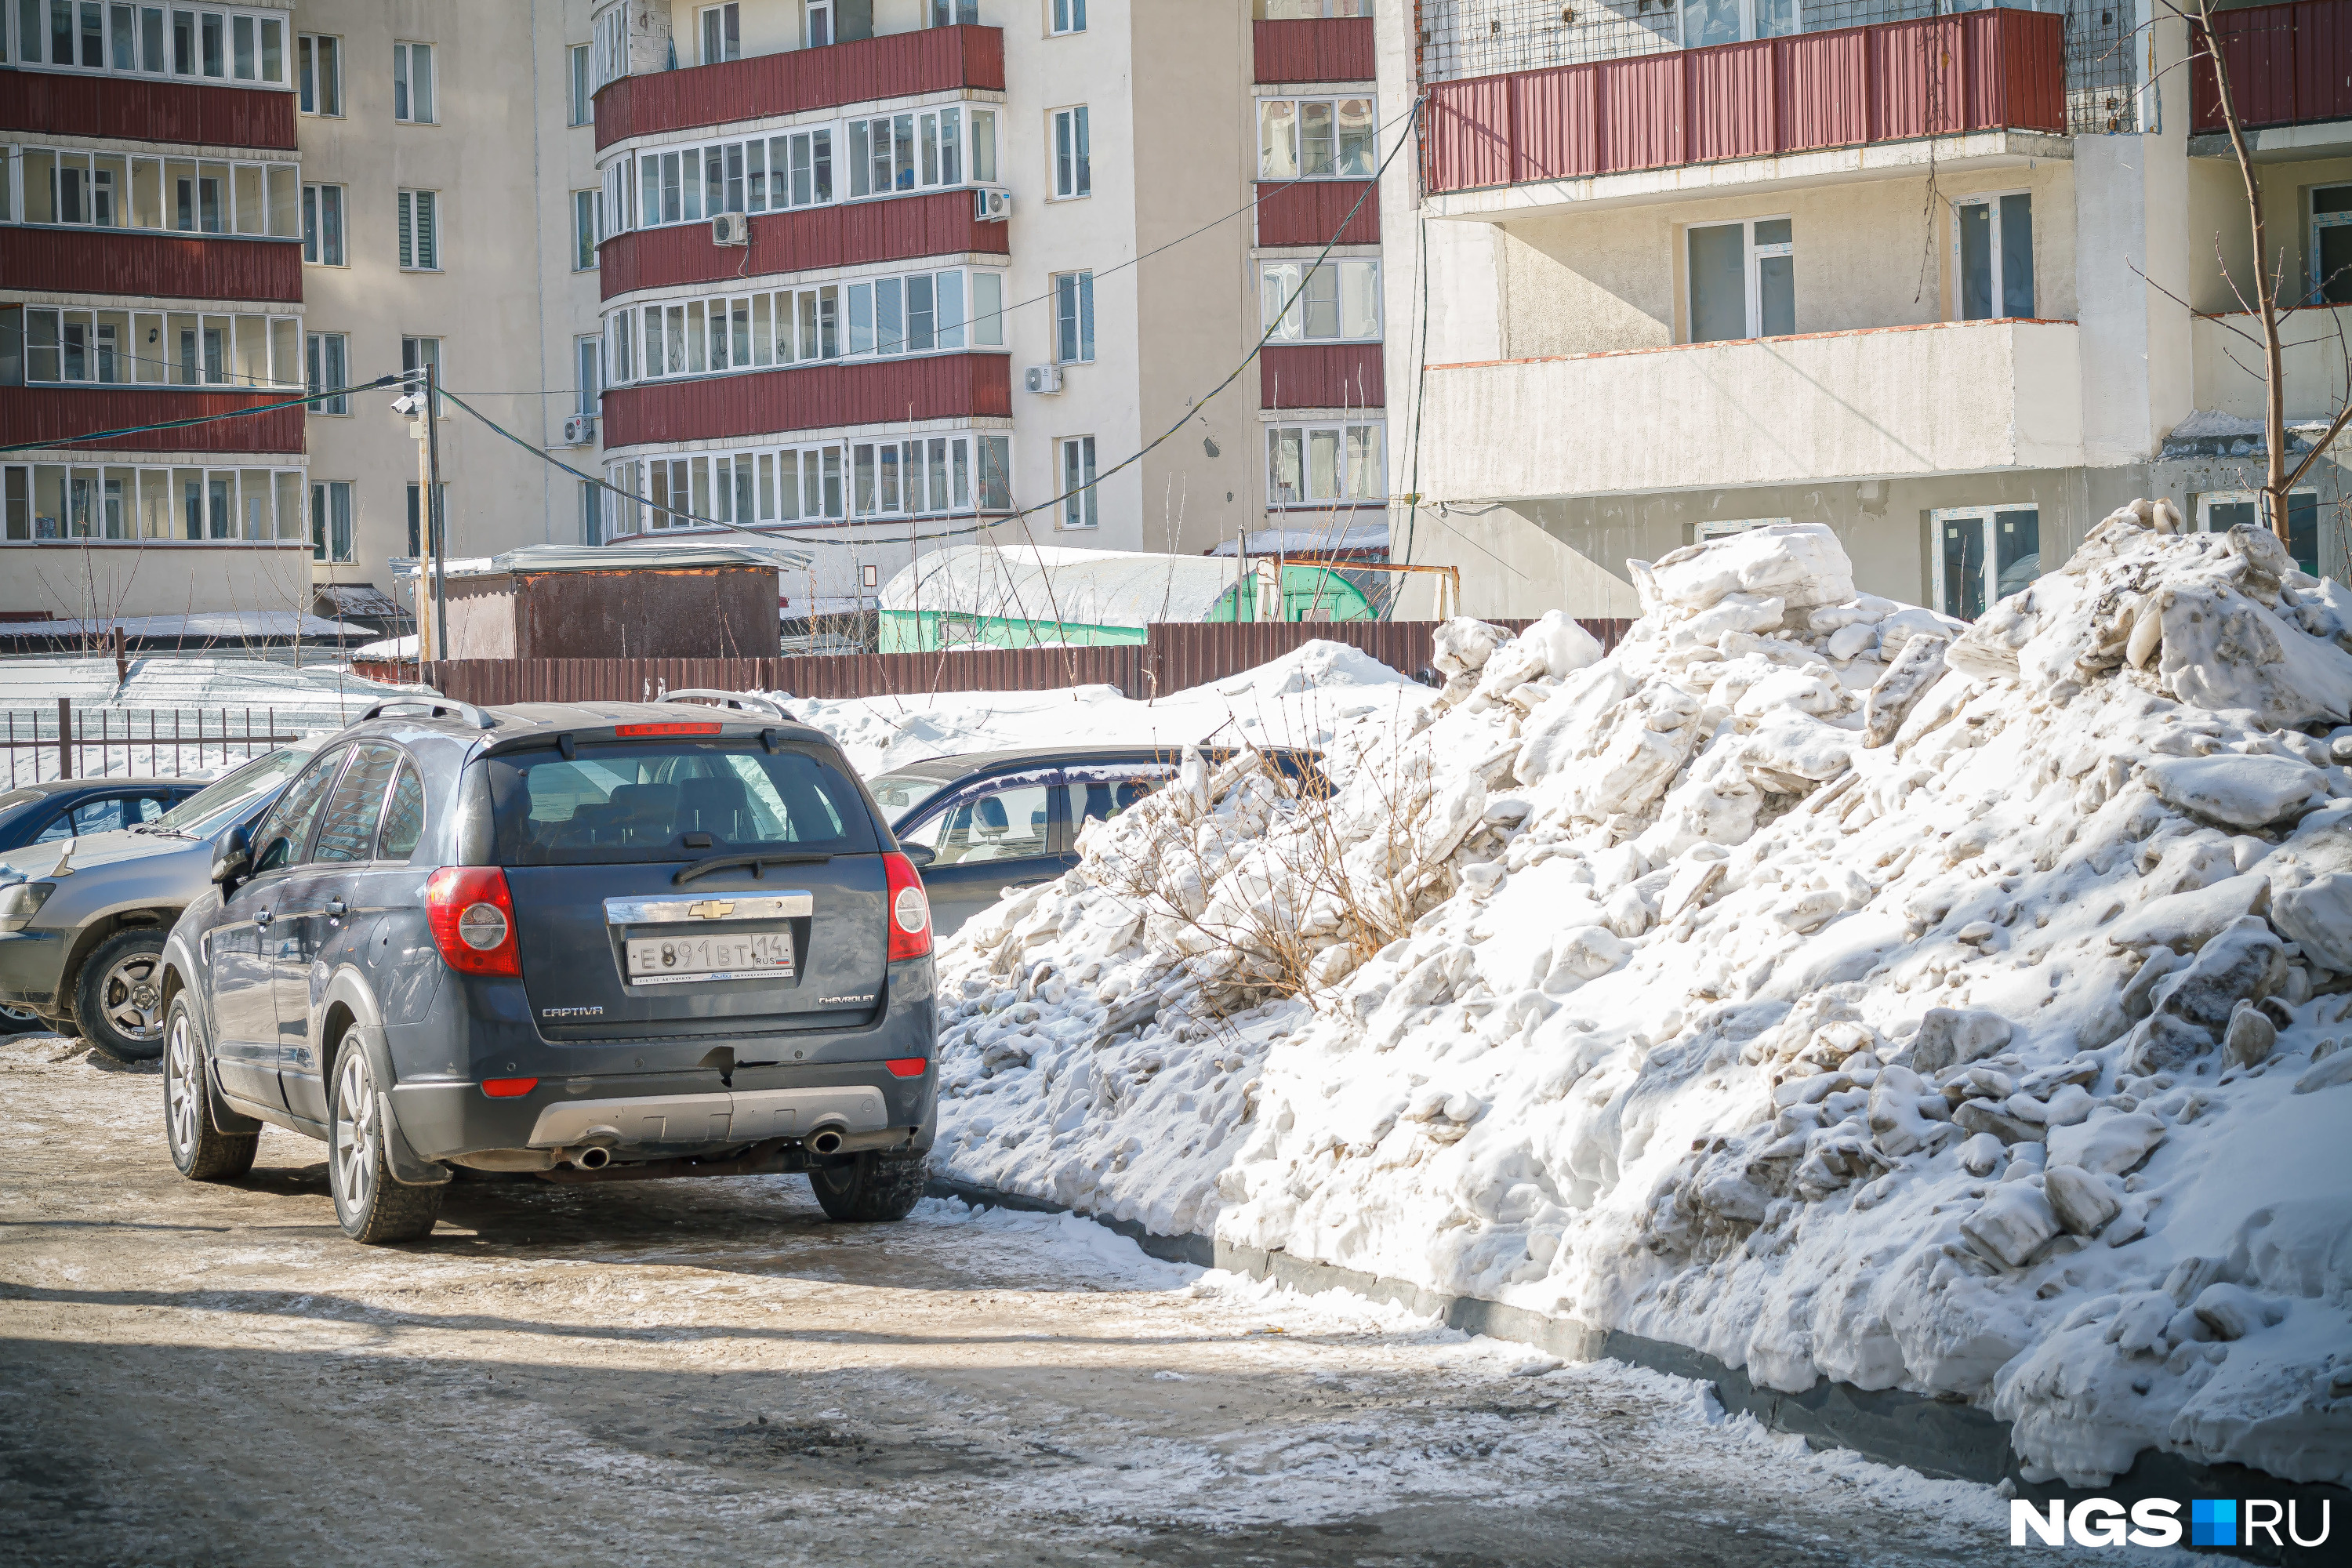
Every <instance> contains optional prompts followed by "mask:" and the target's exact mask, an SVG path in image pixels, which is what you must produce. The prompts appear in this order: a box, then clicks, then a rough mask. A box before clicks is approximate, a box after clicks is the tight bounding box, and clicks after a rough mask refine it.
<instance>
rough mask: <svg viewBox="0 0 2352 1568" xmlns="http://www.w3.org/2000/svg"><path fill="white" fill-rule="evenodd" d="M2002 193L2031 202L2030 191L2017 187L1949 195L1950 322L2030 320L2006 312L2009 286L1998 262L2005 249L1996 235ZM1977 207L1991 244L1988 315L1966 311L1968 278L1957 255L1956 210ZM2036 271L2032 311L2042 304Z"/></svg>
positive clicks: (1999, 218)
mask: <svg viewBox="0 0 2352 1568" xmlns="http://www.w3.org/2000/svg"><path fill="white" fill-rule="evenodd" d="M2003 196H2023V197H2025V198H2026V199H2027V201H2028V203H2029V204H2030V203H2031V202H2032V197H2033V193H2032V191H2028V190H2018V189H2011V190H2002V191H1971V192H1969V194H1968V195H1965V196H1955V197H1953V198H1952V203H1951V214H1950V218H1951V225H1952V246H1951V265H1952V301H1951V303H1952V317H1951V319H1952V320H1953V321H2030V320H2032V317H2031V316H2030V315H2029V316H2023V317H2019V316H2011V314H2010V313H2009V309H2008V307H2009V289H2008V279H2006V278H2005V277H2004V276H2003V275H2002V265H2001V255H2002V252H2003V250H2004V249H2005V248H2006V247H2004V246H2003V245H2002V244H2001V234H2000V227H2001V215H2000V203H2001V198H2002V197H2003ZM1977 206H1980V207H1983V208H1984V209H1985V221H1986V225H1987V229H1986V233H1987V237H1988V238H1989V240H1990V244H1991V247H1992V255H1991V257H1990V263H1991V268H1992V276H1991V279H1990V282H1991V292H1990V296H1989V298H1990V300H1991V301H1992V313H1991V314H1990V315H1989V316H1971V315H1969V314H1968V286H1969V280H1968V273H1967V271H1966V263H1965V261H1964V259H1963V258H1962V255H1961V247H1960V209H1961V208H1963V207H1977ZM2027 211H2028V213H2029V214H2031V212H2032V207H2031V206H2030V205H2029V206H2028V208H2027ZM2027 222H2028V224H2029V225H2032V217H2031V216H2029V217H2028V218H2027ZM2040 270H2041V269H2040V268H2034V272H2035V277H2034V280H2033V287H2034V308H2035V310H2040V309H2041V304H2042V300H2041V289H2042V279H2041V277H2040Z"/></svg>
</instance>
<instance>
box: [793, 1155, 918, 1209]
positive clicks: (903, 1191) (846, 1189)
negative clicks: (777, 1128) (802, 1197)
mask: <svg viewBox="0 0 2352 1568" xmlns="http://www.w3.org/2000/svg"><path fill="white" fill-rule="evenodd" d="M929 1173H930V1161H929V1157H928V1156H926V1155H922V1154H883V1153H877V1152H873V1151H870V1150H869V1151H868V1152H866V1153H863V1154H853V1155H851V1156H850V1157H849V1158H848V1159H846V1160H842V1161H839V1162H837V1163H834V1164H829V1165H818V1166H815V1167H814V1168H812V1169H811V1170H810V1172H809V1173H808V1178H809V1186H810V1187H811V1188H812V1189H814V1191H815V1193H816V1201H817V1203H818V1205H820V1206H821V1207H822V1208H823V1209H824V1215H825V1217H826V1218H827V1219H831V1220H838V1221H841V1222H843V1223H845V1224H853V1225H877V1224H883V1223H887V1222H888V1221H891V1220H900V1219H905V1218H906V1217H907V1215H909V1214H911V1213H912V1212H914V1207H915V1205H916V1204H918V1203H919V1202H920V1201H921V1200H922V1196H923V1184H924V1182H925V1180H926V1179H927V1178H928V1177H929Z"/></svg>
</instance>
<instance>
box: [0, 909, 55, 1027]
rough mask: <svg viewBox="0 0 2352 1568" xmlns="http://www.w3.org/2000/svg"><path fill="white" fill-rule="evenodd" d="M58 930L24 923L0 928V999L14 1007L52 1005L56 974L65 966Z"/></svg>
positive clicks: (53, 1004) (53, 1002) (53, 1003)
mask: <svg viewBox="0 0 2352 1568" xmlns="http://www.w3.org/2000/svg"><path fill="white" fill-rule="evenodd" d="M67 934H68V933H67V932H65V931H43V930H41V929H40V928H38V927H37V926H36V927H28V928H26V930H24V931H0V1002H5V1003H7V1004H8V1005H11V1006H14V1007H54V1006H55V1005H57V1000H58V975H59V974H61V973H64V971H65V966H66V936H67Z"/></svg>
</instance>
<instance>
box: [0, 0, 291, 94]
mask: <svg viewBox="0 0 2352 1568" xmlns="http://www.w3.org/2000/svg"><path fill="white" fill-rule="evenodd" d="M34 15H35V16H37V17H38V18H39V19H40V23H41V25H40V26H39V27H38V29H37V31H36V32H35V33H34V34H33V35H32V37H31V38H30V39H29V40H28V39H27V38H26V37H25V34H24V29H23V26H22V24H23V22H24V21H25V20H26V15H25V8H24V6H23V5H19V4H17V3H16V0H8V3H7V5H5V11H0V58H5V61H6V63H7V64H9V65H11V66H16V67H24V68H31V69H34V70H46V71H70V72H73V73H74V74H75V75H78V76H101V75H104V76H139V77H148V78H154V77H165V76H177V77H186V78H189V79H195V80H199V81H206V80H208V81H216V82H221V83H224V84H226V85H228V86H233V87H244V88H254V89H278V90H281V91H286V92H291V91H293V90H294V85H295V84H294V38H293V34H292V32H291V28H292V25H293V23H292V18H291V16H289V13H288V12H286V11H284V10H269V11H257V10H254V9H251V8H250V7H247V6H226V5H184V4H181V5H156V4H152V3H151V0H134V3H132V4H123V3H122V0H107V3H106V4H100V5H95V6H94V7H93V8H92V9H91V10H89V11H84V10H83V9H82V8H81V6H80V5H77V6H76V8H75V11H74V13H73V17H74V21H75V23H76V26H75V27H74V29H73V33H72V42H71V43H70V44H69V45H68V56H69V58H66V59H62V60H52V59H50V58H49V55H50V53H51V44H52V42H53V38H52V36H51V31H50V27H49V26H48V17H49V15H50V11H49V5H48V0H39V4H38V8H37V11H36V12H35V13H34ZM93 18H94V19H95V20H96V21H97V23H98V31H97V33H96V35H95V43H96V46H97V53H98V57H99V58H98V62H97V63H96V64H91V63H89V58H88V57H89V51H90V47H91V44H92V42H93V36H92V35H91V34H90V33H89V30H88V26H87V24H88V23H89V21H90V20H91V19H93ZM183 18H184V19H185V21H186V23H187V28H186V31H185V34H184V42H185V47H182V44H183V32H182V28H181V26H180V25H179V24H180V22H181V20H182V19H183ZM126 20H127V21H128V23H129V26H127V27H126V26H123V24H124V22H125V21H126ZM273 40H274V45H275V48H276V51H277V59H276V61H275V64H276V68H277V73H276V74H275V75H271V74H269V70H270V67H271V64H272V61H271V59H270V51H271V48H272V47H273ZM247 66H249V67H250V68H249V69H242V68H241V67H247Z"/></svg>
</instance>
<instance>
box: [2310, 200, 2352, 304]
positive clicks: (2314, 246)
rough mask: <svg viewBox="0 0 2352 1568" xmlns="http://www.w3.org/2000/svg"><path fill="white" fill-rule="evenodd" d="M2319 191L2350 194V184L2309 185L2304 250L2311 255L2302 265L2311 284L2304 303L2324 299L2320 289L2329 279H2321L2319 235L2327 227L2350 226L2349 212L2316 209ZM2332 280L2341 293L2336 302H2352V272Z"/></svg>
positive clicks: (2351, 225) (2350, 214)
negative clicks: (2308, 228)
mask: <svg viewBox="0 0 2352 1568" xmlns="http://www.w3.org/2000/svg"><path fill="white" fill-rule="evenodd" d="M2322 191H2342V192H2344V193H2345V194H2346V195H2352V184H2326V185H2314V186H2312V187H2311V191H2310V195H2309V196H2308V197H2307V198H2306V207H2307V211H2306V212H2305V217H2306V218H2307V219H2308V221H2309V224H2310V230H2309V237H2310V245H2311V248H2310V249H2309V250H2307V251H2305V253H2304V254H2305V256H2307V257H2308V258H2310V259H2309V260H2308V261H2306V262H2305V264H2304V271H2305V274H2306V276H2307V279H2308V281H2309V285H2310V286H2309V287H2308V288H2306V289H2305V290H2304V298H2305V302H2306V303H2309V304H2314V305H2316V304H2320V303H2322V302H2324V301H2323V296H2322V293H2321V290H2323V289H2326V287H2327V285H2328V282H2329V279H2325V278H2322V277H2321V276H2320V275H2319V268H2320V244H2319V237H2320V235H2321V233H2322V232H2323V231H2325V230H2326V229H2331V228H2352V211H2347V212H2339V213H2324V212H2321V211H2320V210H2319V194H2320V193H2321V192H2322ZM2334 281H2335V284H2336V288H2337V289H2339V290H2341V291H2342V294H2343V299H2342V300H2339V301H2338V303H2346V302H2352V273H2347V274H2346V275H2345V276H2344V277H2341V278H2337V279H2335V280H2334Z"/></svg>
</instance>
